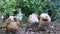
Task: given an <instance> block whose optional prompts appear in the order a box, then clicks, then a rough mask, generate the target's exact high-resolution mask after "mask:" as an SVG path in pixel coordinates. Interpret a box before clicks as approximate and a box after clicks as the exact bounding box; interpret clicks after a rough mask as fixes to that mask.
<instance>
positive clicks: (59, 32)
mask: <svg viewBox="0 0 60 34" xmlns="http://www.w3.org/2000/svg"><path fill="white" fill-rule="evenodd" d="M51 25H53V26H54V31H53V32H50V33H48V32H42V31H39V32H38V31H36V32H33V31H29V32H28V31H27V32H25V27H22V28H20V27H19V28H18V29H17V31H16V32H15V33H6V32H5V29H0V34H60V20H57V21H54V22H51Z"/></svg>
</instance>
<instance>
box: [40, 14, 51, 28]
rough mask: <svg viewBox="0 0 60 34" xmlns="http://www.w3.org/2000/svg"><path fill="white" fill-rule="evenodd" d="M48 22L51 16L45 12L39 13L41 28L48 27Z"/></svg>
mask: <svg viewBox="0 0 60 34" xmlns="http://www.w3.org/2000/svg"><path fill="white" fill-rule="evenodd" d="M50 22H51V18H50V16H49V15H48V14H47V13H42V14H41V15H40V25H41V26H42V27H43V28H45V29H46V28H48V27H49V25H50Z"/></svg>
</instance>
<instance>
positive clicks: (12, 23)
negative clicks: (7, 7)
mask: <svg viewBox="0 0 60 34" xmlns="http://www.w3.org/2000/svg"><path fill="white" fill-rule="evenodd" d="M19 26H20V22H19V20H18V19H17V18H16V17H14V16H10V17H9V18H8V19H6V20H5V21H4V22H3V26H2V27H4V28H6V32H11V31H16V30H17V29H18V28H19Z"/></svg>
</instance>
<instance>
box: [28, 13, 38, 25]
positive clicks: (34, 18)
mask: <svg viewBox="0 0 60 34" xmlns="http://www.w3.org/2000/svg"><path fill="white" fill-rule="evenodd" d="M38 23H39V20H38V15H37V14H36V13H33V14H31V15H29V18H28V24H29V26H31V25H33V24H37V25H38Z"/></svg>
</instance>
